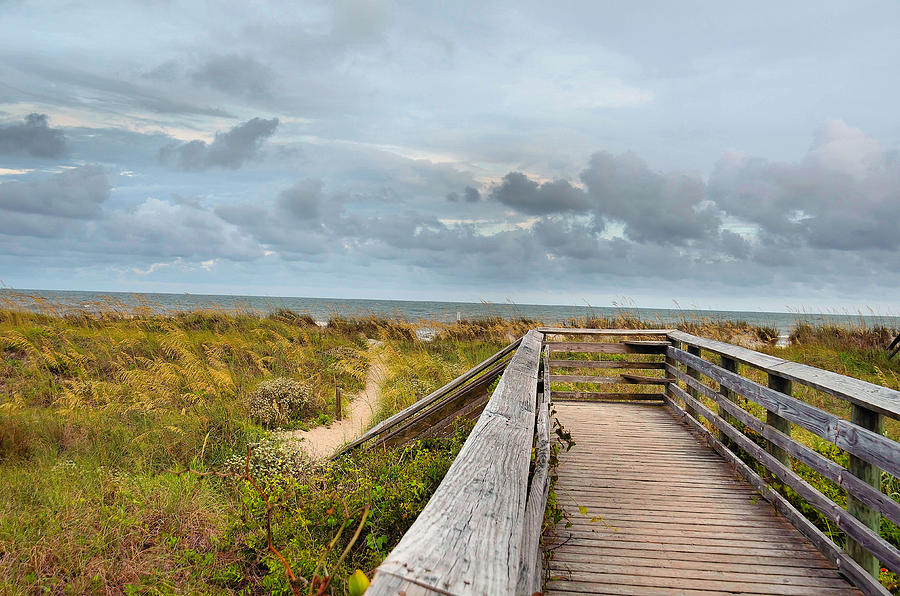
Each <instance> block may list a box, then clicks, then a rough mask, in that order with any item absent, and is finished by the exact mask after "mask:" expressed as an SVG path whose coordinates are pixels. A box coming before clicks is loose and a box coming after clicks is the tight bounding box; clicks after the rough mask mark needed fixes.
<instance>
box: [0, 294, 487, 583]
mask: <svg viewBox="0 0 900 596" xmlns="http://www.w3.org/2000/svg"><path fill="white" fill-rule="evenodd" d="M101 306H103V305H101ZM367 338H374V339H381V340H384V341H387V342H389V343H388V345H387V346H386V348H387V349H388V350H390V351H391V352H392V353H394V354H395V355H396V356H397V357H398V362H404V363H405V364H404V365H403V367H404V374H405V375H406V376H407V378H412V376H416V377H418V378H422V379H427V382H437V383H441V382H442V381H443V380H444V379H445V377H446V375H447V374H451V376H452V371H454V370H458V369H459V368H461V367H462V368H465V367H466V366H468V360H467V361H466V362H457V361H456V360H455V355H456V354H460V355H461V356H465V357H466V358H470V357H471V358H474V357H477V353H478V352H477V350H476V351H474V352H472V353H471V354H469V355H466V354H467V352H466V350H464V349H463V350H459V351H457V349H456V348H455V347H450V346H449V345H443V344H444V343H445V342H434V343H433V344H431V345H429V349H430V350H432V351H433V352H434V354H436V356H435V357H436V358H439V359H440V362H442V363H445V364H446V365H447V367H448V368H447V371H435V370H432V371H426V370H424V369H422V368H421V365H420V363H419V362H416V359H415V358H411V359H410V358H406V355H407V353H408V352H409V353H412V352H415V351H416V350H418V345H419V344H418V343H417V342H416V341H415V340H414V338H415V335H414V329H413V327H412V326H411V325H409V324H408V323H404V322H397V321H389V320H379V319H375V318H370V319H361V320H352V321H348V320H345V319H337V318H336V319H333V320H332V321H330V322H329V324H328V325H327V326H325V327H320V326H318V325H316V323H315V321H314V320H312V319H311V318H310V317H307V316H303V315H298V314H296V313H292V312H290V311H278V312H276V313H273V314H272V315H269V316H258V315H253V314H247V313H228V312H220V311H203V312H193V313H183V314H176V315H172V316H160V315H154V314H152V313H149V312H128V313H126V312H122V311H121V310H117V309H114V308H105V309H98V311H97V314H93V315H88V314H84V315H77V316H75V315H60V314H54V313H49V314H47V313H28V312H22V311H19V310H12V309H6V310H0V358H2V360H0V475H2V477H3V479H4V482H3V485H2V487H0V593H23V592H45V591H46V592H59V591H64V592H71V593H109V592H111V593H122V592H124V593H173V592H178V593H183V592H190V593H197V592H201V593H232V592H235V591H239V592H246V593H268V592H274V593H283V592H289V591H290V588H291V586H290V585H289V582H288V581H287V580H286V575H285V567H284V565H283V564H282V563H281V561H279V558H278V556H277V555H276V554H275V552H274V551H272V550H269V549H268V540H267V537H266V534H267V532H266V525H267V523H266V522H267V514H266V505H265V501H266V499H268V501H269V503H270V504H271V528H272V541H273V542H272V543H273V546H274V547H275V549H276V550H277V551H278V552H280V553H281V554H282V555H283V556H284V558H285V562H286V563H287V564H288V566H289V567H290V568H291V569H292V572H293V573H294V575H295V577H297V586H298V587H299V588H300V589H301V591H303V592H305V591H306V590H307V589H308V588H307V587H306V586H305V584H304V580H305V581H310V580H312V579H313V575H314V574H316V573H317V574H318V575H319V576H320V577H324V576H325V575H326V573H327V574H331V576H333V578H334V579H333V580H332V582H331V585H330V587H329V589H332V590H333V591H334V593H344V591H345V586H346V580H347V577H349V576H350V575H352V574H353V573H354V571H355V570H356V569H357V568H360V569H362V570H363V571H364V572H366V573H368V572H370V571H371V570H372V568H374V566H375V565H377V563H378V562H379V561H380V559H381V557H383V555H384V554H385V553H386V552H387V551H388V550H389V549H390V548H391V547H392V546H393V544H395V543H396V541H397V540H398V539H399V536H400V535H402V533H403V532H404V531H405V528H406V527H408V525H409V524H410V523H412V521H413V520H414V519H415V516H416V515H417V514H418V512H419V511H420V510H421V508H422V507H423V506H424V504H425V503H426V502H427V499H428V497H429V496H430V495H431V492H432V491H433V490H434V488H435V487H436V486H437V484H438V483H439V481H440V479H441V478H442V477H443V473H444V472H445V471H446V468H447V467H448V466H449V464H450V462H451V461H452V458H453V456H454V455H455V452H456V450H458V448H459V446H460V445H461V444H462V442H463V438H464V436H465V429H460V430H459V432H457V433H456V434H455V435H454V437H452V438H450V439H446V440H432V441H428V442H424V443H417V444H414V445H410V446H408V447H406V448H404V449H398V450H391V451H386V452H381V453H374V454H369V455H363V456H355V457H353V458H344V459H342V460H340V461H338V462H336V463H333V464H321V463H316V462H311V461H309V460H308V459H307V458H305V457H304V456H303V455H302V454H301V453H300V452H298V451H297V450H296V448H294V447H292V446H291V445H287V444H283V443H281V442H279V440H278V434H277V433H273V432H271V431H272V430H274V429H277V428H305V427H309V426H313V425H315V424H318V423H321V422H327V421H328V420H329V419H328V416H327V413H328V412H331V411H332V408H333V402H334V387H335V384H339V385H340V386H341V387H342V389H343V392H344V395H352V394H354V393H356V392H358V391H359V390H361V389H362V388H363V386H364V384H365V379H366V376H367V371H368V368H369V360H370V355H371V353H372V352H371V350H370V349H369V346H368V343H367V341H366V339H367ZM388 382H389V383H391V382H393V383H394V384H395V385H397V386H398V387H399V384H398V383H397V382H396V380H395V379H394V376H393V375H392V374H388ZM397 399H398V400H401V399H403V398H402V397H401V396H399V394H398V395H397ZM407 399H412V398H407ZM248 449H249V450H251V451H250V458H249V462H247V461H246V460H247V453H248ZM245 464H249V465H247V466H246V467H247V469H248V470H249V477H250V478H251V479H252V480H253V481H254V482H255V483H256V485H257V486H258V488H259V489H261V490H257V489H256V488H255V487H254V486H253V483H251V482H249V481H248V480H247V479H246V478H242V476H243V474H244V470H245ZM366 507H368V514H367V516H366V521H365V524H364V525H363V527H362V529H361V530H360V536H359V537H358V539H357V540H356V541H355V542H354V543H353V545H352V548H350V549H349V550H348V552H347V555H346V556H345V558H344V559H343V560H342V561H341V562H340V565H338V560H339V559H340V555H341V553H342V552H343V549H344V548H345V547H346V546H347V545H348V544H350V542H351V538H352V536H353V533H354V530H355V529H356V524H357V523H359V520H360V519H361V516H362V514H363V512H364V511H365V510H366ZM342 527H343V530H341V528H342ZM339 534H340V536H339ZM332 541H334V543H333V544H332ZM326 570H327V572H326Z"/></svg>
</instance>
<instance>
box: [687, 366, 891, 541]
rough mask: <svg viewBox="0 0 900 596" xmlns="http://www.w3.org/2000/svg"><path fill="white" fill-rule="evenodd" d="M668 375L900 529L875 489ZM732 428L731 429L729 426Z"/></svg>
mask: <svg viewBox="0 0 900 596" xmlns="http://www.w3.org/2000/svg"><path fill="white" fill-rule="evenodd" d="M670 372H671V373H672V374H674V375H675V376H677V377H678V379H680V380H682V381H684V382H685V383H688V384H693V386H694V387H695V388H696V389H697V390H698V391H700V392H701V393H703V394H704V395H705V396H706V397H708V398H710V399H711V400H713V401H715V402H716V403H717V404H718V405H719V407H720V408H722V410H723V412H727V413H728V415H729V416H730V417H731V418H732V419H734V420H737V421H739V422H741V423H743V424H744V425H745V426H747V427H748V428H750V429H752V430H753V431H755V432H757V433H759V434H760V435H761V436H762V437H763V438H765V439H766V440H768V441H771V442H772V443H774V444H776V445H778V446H779V447H781V448H782V449H784V450H785V451H787V452H788V453H790V454H791V455H792V456H794V457H796V458H797V459H798V460H800V461H801V462H803V463H804V464H806V465H807V466H809V467H810V468H812V469H813V470H815V471H816V472H818V473H819V474H822V475H823V476H825V477H826V478H828V479H829V480H831V481H832V482H834V483H835V484H837V485H838V486H840V487H841V488H843V489H844V490H846V491H847V492H848V493H850V494H852V495H854V496H855V498H857V499H859V501H860V502H862V503H863V504H865V505H867V506H868V507H872V508H873V509H875V510H876V511H878V512H879V513H882V514H884V515H885V516H886V517H887V518H888V519H890V520H891V521H892V522H894V523H895V524H898V525H900V503H897V502H896V501H894V500H893V499H891V498H890V497H889V496H887V495H885V494H884V493H882V492H881V491H880V490H879V489H877V488H874V487H872V486H870V485H869V484H867V483H866V482H864V481H862V480H860V479H859V478H857V477H856V476H854V475H852V474H850V472H849V470H848V469H847V468H844V467H843V466H841V465H840V464H838V463H836V462H834V461H832V460H830V459H828V458H827V457H824V456H823V455H820V454H819V453H817V452H816V451H814V450H813V449H810V448H809V447H807V446H806V445H803V444H801V443H798V442H797V441H795V440H793V439H791V438H790V437H788V436H787V435H785V434H784V433H781V432H779V431H778V430H776V429H773V428H772V427H770V426H769V425H767V424H763V423H762V421H760V420H759V419H758V418H756V417H755V416H753V415H752V414H750V413H749V412H746V411H745V410H744V409H743V408H741V407H740V406H738V405H737V404H735V403H733V402H732V401H731V400H729V399H728V398H727V397H725V396H724V395H722V394H721V393H717V392H716V391H714V390H713V389H712V388H711V387H709V386H707V385H705V384H704V383H701V382H699V381H696V380H694V379H691V378H690V377H688V376H687V375H685V374H684V373H683V372H681V371H680V370H678V369H672V370H670ZM720 415H721V414H720ZM722 418H723V419H725V420H726V421H728V420H729V419H728V418H725V416H724V415H723V416H722ZM729 423H730V421H729ZM732 426H734V425H733V424H732ZM723 434H724V433H723ZM723 442H724V441H723Z"/></svg>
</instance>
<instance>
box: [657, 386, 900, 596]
mask: <svg viewBox="0 0 900 596" xmlns="http://www.w3.org/2000/svg"><path fill="white" fill-rule="evenodd" d="M669 388H670V389H675V388H676V385H670V386H669ZM666 403H667V404H668V406H669V407H670V408H671V409H672V412H673V414H675V415H676V416H677V417H678V418H680V419H681V420H682V421H684V422H685V423H687V424H689V425H690V426H691V427H692V428H693V429H694V430H695V431H696V432H698V433H699V434H700V435H701V436H703V437H704V438H705V439H706V441H707V442H708V443H709V444H710V446H712V448H713V449H715V451H716V452H717V453H718V454H719V455H721V456H722V457H723V458H724V459H725V460H726V461H727V462H728V463H730V464H731V465H732V466H734V468H735V469H736V470H737V471H738V472H740V474H741V475H742V476H744V478H745V479H746V480H747V482H749V483H750V485H752V486H753V487H754V488H756V490H758V491H759V493H760V494H761V495H762V496H763V497H764V498H765V499H766V500H768V501H769V502H770V503H772V505H773V506H774V507H775V509H777V510H778V512H779V513H781V515H783V516H784V517H785V518H786V519H787V520H788V521H790V522H791V523H792V524H794V527H796V528H797V529H798V530H799V531H800V532H801V533H802V534H803V535H804V536H806V537H807V538H808V539H809V540H810V541H811V542H812V543H813V544H814V545H816V547H818V549H819V550H820V551H821V552H822V553H823V554H824V555H826V556H827V557H828V558H829V559H830V560H832V561H834V562H835V563H836V564H837V566H838V569H839V570H841V572H842V573H844V574H845V575H846V576H847V577H849V578H851V579H852V580H853V582H854V583H855V584H856V586H857V587H859V588H860V589H862V591H863V592H864V593H865V594H869V595H875V594H877V595H879V596H886V595H887V594H889V592H888V591H887V590H885V589H884V586H882V585H881V583H879V582H878V581H877V580H875V579H874V578H872V576H870V575H869V574H868V573H866V571H865V570H864V569H863V568H862V567H860V566H859V564H858V563H857V562H856V561H854V560H853V559H852V558H851V557H850V556H849V555H847V553H845V552H844V551H842V550H841V549H840V548H838V547H837V546H836V545H835V544H834V543H833V542H832V541H831V540H830V539H829V538H828V537H827V536H825V534H823V533H822V531H821V530H819V529H818V528H817V527H816V526H815V525H813V523H812V522H811V521H809V520H808V519H806V517H805V516H804V515H803V514H802V513H800V512H799V511H797V509H795V508H794V506H793V505H791V504H790V502H789V501H788V500H787V499H785V498H784V497H783V496H781V494H780V493H778V492H777V491H775V490H774V489H772V488H771V487H770V486H769V485H768V484H767V483H766V482H765V481H764V480H763V479H762V478H760V476H759V475H758V474H757V473H756V472H754V471H753V470H752V469H750V467H749V466H748V465H747V464H746V463H744V461H743V460H741V458H739V457H738V456H737V455H735V454H734V453H733V452H732V451H731V450H730V449H728V448H727V447H726V446H725V445H724V444H723V443H722V442H721V441H719V440H718V439H717V438H716V437H715V436H714V435H713V434H712V433H710V432H709V431H708V430H707V429H706V427H705V426H703V424H701V423H700V422H699V421H698V420H696V419H695V418H693V417H691V416H688V414H687V412H685V411H684V410H683V409H681V407H680V406H679V405H678V404H677V403H675V402H674V401H673V400H671V399H669V398H668V397H667V398H666Z"/></svg>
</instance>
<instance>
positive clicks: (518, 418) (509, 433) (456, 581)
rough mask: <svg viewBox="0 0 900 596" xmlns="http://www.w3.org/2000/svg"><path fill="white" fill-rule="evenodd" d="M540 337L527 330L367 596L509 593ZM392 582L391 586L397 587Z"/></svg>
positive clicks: (518, 544)
mask: <svg viewBox="0 0 900 596" xmlns="http://www.w3.org/2000/svg"><path fill="white" fill-rule="evenodd" d="M542 339H543V337H542V334H541V333H539V332H537V331H529V332H528V334H527V335H526V336H525V338H524V339H523V340H522V343H521V344H520V345H519V348H518V350H517V351H516V353H515V355H514V356H513V358H512V360H511V361H510V363H509V366H507V368H506V371H504V373H503V376H502V377H501V378H500V381H499V383H498V385H497V388H496V389H495V390H494V393H493V395H492V396H491V399H490V400H489V401H488V404H487V406H485V409H484V412H482V414H481V416H480V417H479V418H478V422H477V423H476V424H475V427H474V428H473V429H472V432H471V433H470V434H469V437H468V439H467V440H466V442H465V444H464V445H463V447H462V449H461V450H460V452H459V454H458V455H457V456H456V459H454V461H453V464H451V466H450V469H449V470H448V471H447V474H446V475H445V476H444V479H443V481H442V482H441V484H440V485H439V486H438V488H437V490H436V491H435V493H434V495H433V496H432V497H431V499H430V500H429V501H428V504H427V505H426V506H425V508H424V509H423V510H422V513H421V514H419V516H418V518H417V519H416V521H415V522H414V523H413V525H412V527H410V529H409V531H407V532H406V534H405V535H404V536H403V538H402V539H401V540H400V543H399V544H398V545H397V547H396V548H395V549H394V550H393V551H391V553H390V554H389V555H388V556H387V558H386V559H385V560H384V562H383V563H382V564H381V565H380V566H379V567H378V571H377V572H376V575H375V579H374V580H373V582H372V585H371V586H370V587H369V590H368V592H367V594H369V595H370V596H377V595H379V594H385V595H386V594H391V595H392V596H393V595H394V594H396V593H397V592H398V587H403V586H406V588H404V589H405V590H407V589H408V590H410V592H409V593H412V591H411V590H412V588H414V587H417V591H418V592H421V591H423V590H429V591H432V592H434V593H440V594H513V593H514V591H515V589H516V586H517V583H518V575H519V573H520V565H519V562H520V561H521V548H522V536H523V527H524V515H525V504H526V500H527V496H528V495H527V491H528V474H529V466H530V461H531V448H532V442H533V437H534V425H535V409H536V405H537V404H536V403H535V397H536V395H537V381H538V366H539V363H540V356H541V342H542ZM398 580H399V582H398Z"/></svg>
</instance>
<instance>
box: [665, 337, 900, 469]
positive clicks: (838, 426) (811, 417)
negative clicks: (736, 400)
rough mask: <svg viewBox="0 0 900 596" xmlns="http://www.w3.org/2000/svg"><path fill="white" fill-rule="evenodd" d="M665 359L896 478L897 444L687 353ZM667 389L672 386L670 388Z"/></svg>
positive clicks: (899, 459)
mask: <svg viewBox="0 0 900 596" xmlns="http://www.w3.org/2000/svg"><path fill="white" fill-rule="evenodd" d="M669 355H670V356H671V357H672V358H674V359H675V360H677V361H678V362H681V363H683V364H686V365H688V366H691V367H694V368H696V369H697V370H699V371H700V372H702V373H703V374H704V375H706V376H708V377H710V378H711V379H712V380H714V381H716V382H717V383H719V384H720V385H725V386H726V387H728V388H729V389H732V390H734V391H736V392H737V393H739V394H740V395H742V396H744V397H745V398H747V399H749V400H750V401H753V402H755V403H757V404H759V405H761V406H762V407H764V408H766V409H767V410H772V411H773V412H775V413H776V414H778V415H779V416H781V417H782V418H784V419H786V420H789V421H791V422H793V423H794V424H797V425H799V426H802V427H803V428H805V429H807V430H809V431H812V432H814V433H816V434H817V435H819V436H820V437H822V438H823V439H825V440H827V441H830V442H831V443H834V444H835V445H837V446H838V447H840V448H841V449H843V450H844V451H847V452H848V453H852V454H853V455H856V456H857V457H859V458H861V459H863V460H865V461H867V462H869V463H871V464H874V465H875V466H877V467H879V468H881V469H883V470H886V471H887V472H889V473H891V474H893V475H894V476H900V444H898V443H896V442H895V441H892V440H891V439H888V438H886V437H883V436H881V435H879V434H877V433H874V432H872V431H870V430H866V429H864V428H862V427H859V426H857V425H855V424H852V423H851V422H848V421H846V420H844V419H843V418H840V417H838V416H835V415H834V414H831V413H829V412H826V411H824V410H820V409H819V408H816V407H814V406H811V405H809V404H807V403H806V402H803V401H800V400H799V399H796V398H793V397H791V396H788V395H784V394H783V393H779V392H778V391H775V390H773V389H769V388H768V387H765V386H763V385H760V384H759V383H756V382H755V381H751V380H750V379H747V378H745V377H742V376H740V375H737V374H735V373H732V372H729V371H727V370H725V369H723V368H721V367H719V366H716V365H715V364H713V363H711V362H708V361H706V360H703V359H702V358H699V357H697V356H694V355H692V354H688V353H687V352H683V351H681V350H678V349H675V348H669ZM671 387H673V385H670V388H671Z"/></svg>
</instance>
